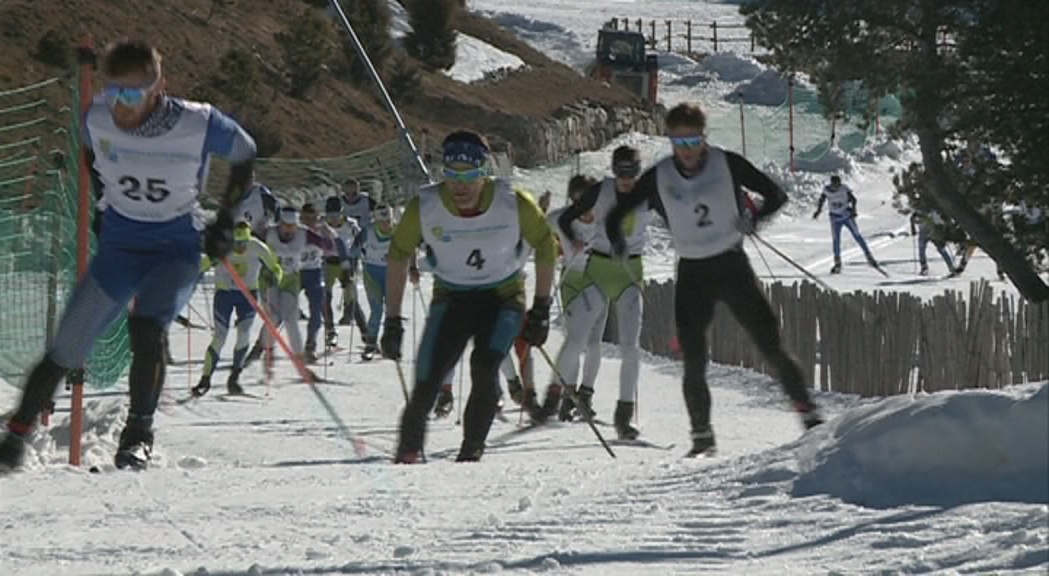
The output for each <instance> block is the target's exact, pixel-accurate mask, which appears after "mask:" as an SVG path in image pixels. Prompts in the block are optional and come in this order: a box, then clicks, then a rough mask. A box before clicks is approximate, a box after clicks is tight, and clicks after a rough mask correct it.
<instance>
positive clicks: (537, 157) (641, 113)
mask: <svg viewBox="0 0 1049 576" xmlns="http://www.w3.org/2000/svg"><path fill="white" fill-rule="evenodd" d="M663 113H664V112H663V110H662V109H661V108H655V109H650V110H647V109H642V108H633V107H615V108H612V107H605V106H601V105H596V104H591V103H579V104H573V105H570V106H566V107H564V108H562V109H561V110H559V111H558V112H557V113H556V114H555V115H554V116H553V117H552V118H546V119H536V118H531V117H520V118H515V119H514V120H513V121H511V122H510V123H508V124H507V125H505V126H504V127H502V129H498V130H496V131H492V133H491V136H497V137H500V138H496V139H505V140H507V141H508V142H509V143H510V151H511V155H512V157H513V162H514V164H515V165H517V166H521V167H525V168H529V167H534V166H539V165H544V164H559V163H561V162H566V161H568V160H571V159H572V158H573V157H574V156H575V153H576V151H577V150H597V149H599V148H601V147H602V146H604V145H605V144H607V143H608V142H610V141H611V140H613V139H615V138H616V137H617V136H619V135H621V134H624V133H627V132H640V133H642V134H653V135H658V134H662V133H663ZM494 144H495V143H494V142H493V145H494Z"/></svg>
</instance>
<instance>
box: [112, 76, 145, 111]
mask: <svg viewBox="0 0 1049 576" xmlns="http://www.w3.org/2000/svg"><path fill="white" fill-rule="evenodd" d="M156 85H157V82H156V80H154V81H153V82H151V83H150V84H149V85H148V86H121V85H119V84H106V85H105V86H104V87H103V88H102V95H103V96H105V98H106V102H108V103H109V107H110V108H113V107H115V106H116V105H117V104H122V105H124V106H127V107H128V108H141V107H142V106H143V105H145V103H146V97H147V96H149V93H150V92H151V91H152V90H153V87H154V86H156Z"/></svg>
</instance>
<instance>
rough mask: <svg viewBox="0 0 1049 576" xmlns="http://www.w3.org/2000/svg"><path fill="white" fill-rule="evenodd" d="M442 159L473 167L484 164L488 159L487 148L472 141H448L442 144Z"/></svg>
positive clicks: (445, 162) (447, 162)
mask: <svg viewBox="0 0 1049 576" xmlns="http://www.w3.org/2000/svg"><path fill="white" fill-rule="evenodd" d="M443 154H444V157H443V158H442V160H443V161H444V164H445V165H446V166H447V165H449V164H467V165H470V166H473V167H474V168H480V167H481V166H484V164H485V162H487V161H488V149H487V148H485V147H484V146H479V145H477V144H475V143H473V142H462V141H457V142H449V143H447V144H445V145H444V150H443Z"/></svg>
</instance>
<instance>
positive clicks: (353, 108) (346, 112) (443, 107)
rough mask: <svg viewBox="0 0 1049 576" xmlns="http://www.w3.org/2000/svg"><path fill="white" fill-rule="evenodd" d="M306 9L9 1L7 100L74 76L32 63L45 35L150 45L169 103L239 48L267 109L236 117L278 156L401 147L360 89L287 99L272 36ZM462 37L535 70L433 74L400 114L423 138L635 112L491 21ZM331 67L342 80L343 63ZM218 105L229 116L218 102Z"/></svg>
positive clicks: (272, 1)
mask: <svg viewBox="0 0 1049 576" xmlns="http://www.w3.org/2000/svg"><path fill="white" fill-rule="evenodd" d="M304 6H305V4H304V3H303V2H301V1H299V0H237V1H236V2H230V3H229V5H228V6H227V7H225V8H223V9H221V10H216V11H215V12H214V14H212V15H211V16H210V18H209V11H210V10H211V8H212V1H211V0H151V1H149V2H132V1H126V0H3V1H2V2H0V90H3V89H9V88H13V87H17V86H22V85H26V84H29V83H33V82H37V81H39V80H41V79H44V78H48V77H52V76H56V75H61V74H63V73H67V72H68V70H63V69H61V68H55V67H49V66H46V65H44V64H41V63H40V62H38V61H36V60H34V59H33V58H32V53H33V52H34V50H35V48H36V45H37V41H38V39H39V38H40V37H42V36H43V35H44V34H45V33H46V32H47V31H48V30H54V31H57V32H58V33H59V34H60V35H61V36H62V37H63V38H65V39H67V40H68V41H69V42H70V43H73V42H75V41H76V40H77V39H78V38H80V36H81V35H82V34H84V33H90V34H92V35H93V37H94V38H95V41H96V44H97V45H103V44H104V43H105V42H107V41H110V40H113V39H116V38H119V37H122V36H136V37H144V38H147V39H150V40H152V41H153V42H154V43H155V44H156V45H157V46H158V47H159V48H160V49H161V51H162V52H163V53H164V55H165V73H166V75H167V78H168V90H169V92H170V93H172V94H175V95H183V96H184V95H188V94H191V93H192V92H193V91H194V90H195V89H197V88H198V87H199V86H201V85H203V84H204V83H206V82H207V80H208V79H209V78H210V77H211V76H212V75H213V74H214V73H215V72H216V71H217V70H218V65H219V59H220V58H221V56H222V55H223V54H224V53H225V52H226V51H227V50H229V49H231V48H235V47H236V48H241V49H245V50H247V51H249V52H250V53H251V54H253V55H255V56H256V60H257V61H258V62H260V63H263V64H264V72H263V74H262V79H263V83H264V84H263V87H262V88H261V89H260V92H261V93H260V94H258V95H257V98H256V100H257V101H258V102H259V103H260V104H259V105H257V106H255V107H253V108H252V109H250V110H241V111H237V112H239V116H241V117H242V118H246V119H247V120H249V121H251V122H254V123H257V124H262V125H265V126H267V127H270V128H271V129H272V130H274V131H276V132H277V133H279V135H280V137H281V138H282V139H283V141H284V144H283V147H282V148H281V150H280V152H279V153H278V156H282V157H293V158H311V157H314V158H315V157H327V156H341V155H345V154H348V153H351V152H354V151H358V150H362V149H365V148H368V147H371V146H374V145H376V144H379V143H382V142H386V141H389V140H391V139H394V138H396V131H395V128H394V125H393V122H392V120H391V119H390V117H389V115H388V114H387V113H386V111H385V109H384V108H383V106H382V104H381V103H380V101H379V100H378V98H377V97H376V95H375V92H374V90H373V89H372V87H371V86H370V85H367V86H363V87H357V86H354V85H352V84H350V83H348V82H345V81H342V80H339V79H337V78H336V77H335V76H334V75H333V74H331V73H325V75H324V76H323V78H322V80H321V81H320V83H319V85H318V87H317V89H316V90H315V91H314V93H313V94H312V96H311V97H310V99H309V100H308V101H303V100H297V99H294V98H291V97H289V96H287V95H286V92H287V85H286V81H285V80H284V78H283V74H284V63H283V61H282V56H281V50H280V47H279V45H278V43H277V41H276V39H275V35H276V34H277V33H278V32H279V31H281V30H282V29H283V28H284V26H285V24H286V23H287V22H289V21H290V20H291V19H292V18H293V17H294V16H295V15H297V14H298V13H300V12H301V11H302V9H303V7H304ZM458 27H459V28H460V29H461V30H462V31H464V32H465V33H468V34H471V35H473V36H477V37H479V38H482V39H483V40H485V41H487V42H489V43H492V44H494V45H496V46H498V47H500V48H502V49H504V50H507V51H510V52H513V53H515V54H517V55H518V56H519V57H521V58H522V59H523V60H524V61H525V62H527V63H528V65H529V69H528V70H526V71H522V72H518V73H515V74H512V75H510V76H509V77H508V78H506V79H504V80H502V81H500V82H498V83H494V84H485V85H463V84H459V83H457V82H454V81H452V80H450V79H448V78H447V77H445V76H443V75H441V74H428V73H425V72H424V73H423V78H422V91H423V94H422V96H421V97H420V98H418V99H417V100H416V101H415V102H413V103H412V104H409V105H407V106H405V107H404V108H403V109H402V114H403V116H404V120H405V122H406V123H407V124H408V127H409V129H410V130H411V131H412V133H413V134H415V135H418V134H419V133H420V131H421V130H422V129H423V128H426V129H429V130H430V131H431V133H433V134H441V133H444V132H446V131H448V130H450V129H453V128H457V127H460V126H466V127H470V128H474V129H479V130H482V131H485V132H490V133H493V134H494V135H498V133H499V131H500V126H501V125H504V124H505V123H506V121H507V119H508V118H510V117H512V116H527V117H532V118H542V117H545V116H549V115H550V114H552V113H553V112H554V111H556V110H557V109H559V108H560V107H562V106H564V105H566V104H571V103H574V102H578V101H580V100H584V99H586V100H591V101H594V102H600V103H606V104H618V105H621V104H632V103H636V101H635V99H634V98H633V97H632V96H630V95H629V94H627V93H625V92H623V91H621V90H619V89H617V88H611V87H608V86H605V85H602V84H600V83H598V82H594V81H591V80H587V79H583V78H580V77H579V76H578V74H576V73H575V72H574V71H572V70H571V69H569V68H568V67H566V66H564V65H561V64H559V63H556V62H553V61H551V60H549V59H547V58H546V57H544V56H543V55H542V54H541V53H539V52H537V51H535V50H533V49H531V48H530V47H528V46H527V45H525V44H524V43H523V42H521V41H519V40H517V39H516V38H515V37H513V35H512V34H510V33H508V32H506V31H504V30H502V29H501V28H499V27H498V26H496V25H495V24H493V23H492V22H490V21H488V20H486V19H484V18H481V17H478V16H475V15H471V14H461V15H460V16H459V18H458ZM595 33H596V31H595ZM339 57H340V56H336V57H335V58H339ZM330 65H331V67H333V68H334V67H335V66H337V65H338V62H331V63H330ZM53 96H54V97H55V98H56V99H61V98H62V97H63V95H62V94H55V95H53ZM217 103H218V104H220V105H223V104H224V103H223V102H222V101H221V98H219V101H218V102H217ZM508 134H509V133H508Z"/></svg>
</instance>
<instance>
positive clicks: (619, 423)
mask: <svg viewBox="0 0 1049 576" xmlns="http://www.w3.org/2000/svg"><path fill="white" fill-rule="evenodd" d="M633 417H634V403H633V402H624V401H622V400H620V401H619V402H616V413H615V416H614V417H613V419H612V420H613V422H614V423H615V426H616V436H617V437H618V438H619V439H620V440H637V437H638V436H640V435H641V431H640V430H638V429H637V428H634V427H633V426H631V425H630V420H631V419H632V418H633Z"/></svg>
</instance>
